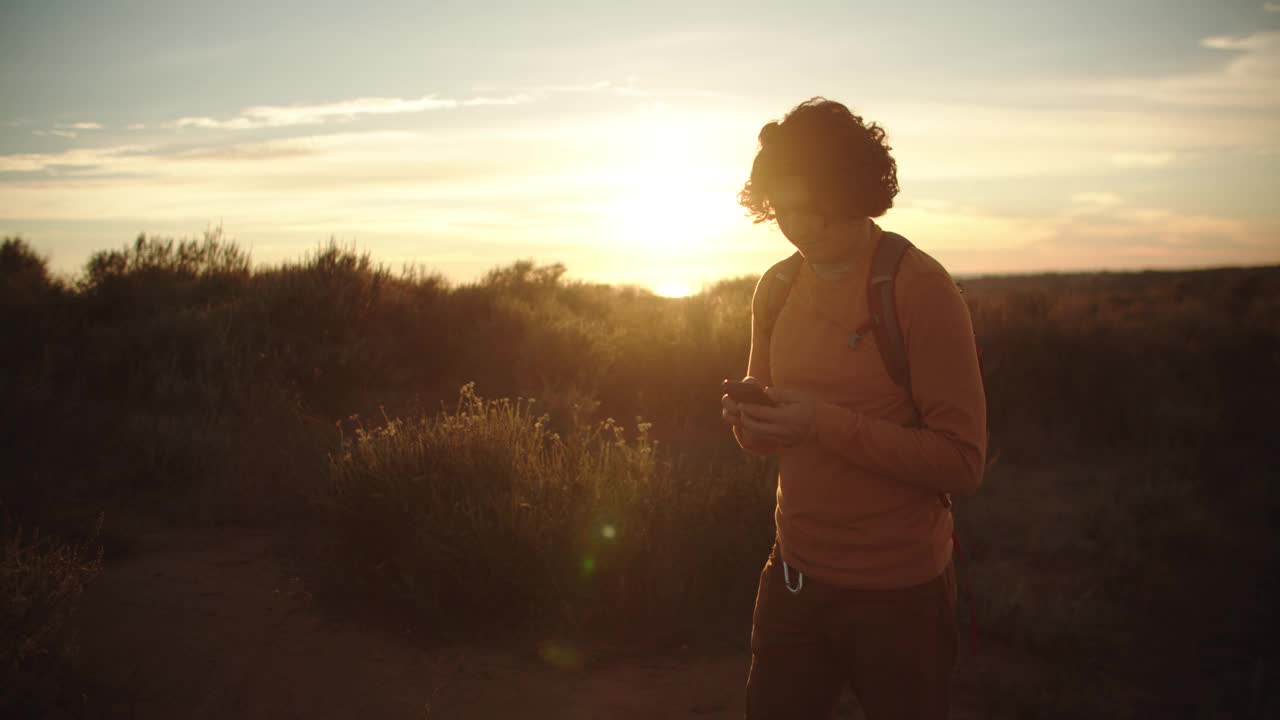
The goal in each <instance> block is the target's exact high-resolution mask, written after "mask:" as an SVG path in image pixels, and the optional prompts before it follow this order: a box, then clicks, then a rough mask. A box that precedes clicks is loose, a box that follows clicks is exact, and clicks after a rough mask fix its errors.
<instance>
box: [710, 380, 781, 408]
mask: <svg viewBox="0 0 1280 720" xmlns="http://www.w3.org/2000/svg"><path fill="white" fill-rule="evenodd" d="M721 387H722V388H723V389H724V392H725V394H727V395H728V396H729V397H731V398H733V401H734V402H737V403H750V404H753V405H767V406H769V407H774V406H776V405H777V404H778V403H776V402H774V401H773V398H771V397H769V396H768V395H766V394H765V392H764V388H762V387H760V386H759V385H757V384H756V383H752V382H736V381H734V380H725V381H724V384H723V385H722V386H721Z"/></svg>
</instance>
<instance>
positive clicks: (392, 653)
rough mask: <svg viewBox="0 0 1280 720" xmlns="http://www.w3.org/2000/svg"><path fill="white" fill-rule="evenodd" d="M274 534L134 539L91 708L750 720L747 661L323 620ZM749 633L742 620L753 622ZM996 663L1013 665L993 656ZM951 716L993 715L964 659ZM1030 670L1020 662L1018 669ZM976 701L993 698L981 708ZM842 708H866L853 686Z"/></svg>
mask: <svg viewBox="0 0 1280 720" xmlns="http://www.w3.org/2000/svg"><path fill="white" fill-rule="evenodd" d="M274 543H275V540H274V536H273V535H271V534H269V533H264V532H254V531H230V530H224V531H217V532H197V531H181V532H175V531H172V530H168V531H163V532H154V533H149V534H147V533H143V534H139V535H137V536H136V537H131V538H130V541H129V544H130V550H131V551H130V553H129V554H128V555H127V556H124V557H121V558H118V559H114V560H109V561H108V562H106V563H105V565H104V567H103V570H102V573H101V574H100V575H99V576H98V577H97V578H96V579H95V580H94V582H93V583H92V584H91V585H90V586H89V589H88V591H87V592H86V594H85V597H84V602H83V605H82V608H81V611H80V613H79V615H78V616H77V620H76V623H77V627H78V633H79V644H80V665H81V667H82V669H83V671H84V675H85V676H86V682H87V686H88V688H90V690H89V693H88V696H87V697H86V702H85V705H86V712H84V713H82V714H83V715H84V716H86V717H94V718H98V717H101V718H140V719H142V720H146V719H147V718H165V719H166V720H167V719H169V718H192V719H199V718H273V719H275V718H321V719H323V718H360V719H361V720H375V719H378V718H450V719H451V718H460V719H462V720H468V719H471V718H512V717H518V718H533V719H535V720H536V719H539V718H547V719H549V718H557V719H560V718H563V719H566V720H579V719H595V718H602V719H605V718H607V719H618V720H628V719H631V718H646V719H654V718H659V719H660V718H696V719H707V720H719V719H721V718H741V717H742V713H743V703H744V684H745V681H746V673H747V668H748V666H749V664H750V657H749V655H748V654H747V653H740V654H735V655H731V656H727V657H718V658H715V657H710V658H709V657H695V656H692V655H689V656H685V655H684V654H677V655H674V656H663V657H654V658H645V659H626V660H618V661H613V662H608V663H603V664H597V665H590V664H589V665H588V666H587V667H586V668H583V669H577V670H563V669H557V668H555V667H552V666H550V665H548V664H547V663H545V662H543V661H542V660H541V659H539V658H538V657H536V655H534V654H533V653H532V652H520V651H516V650H510V651H502V650H493V649H484V648H475V647H448V648H431V649H428V648H424V647H422V646H421V645H419V644H415V643H413V642H412V641H411V640H410V639H408V638H404V637H399V636H396V635H395V634H392V633H389V632H385V631H380V630H375V629H371V628H369V627H367V626H362V625H359V624H357V623H354V622H338V621H334V620H331V619H329V618H327V617H325V616H324V615H323V614H322V613H320V612H319V611H318V610H317V609H316V608H315V606H314V602H313V600H312V598H311V597H310V595H309V593H308V592H307V590H306V588H305V587H304V585H303V584H302V582H301V580H300V579H299V578H297V577H295V576H293V575H292V574H291V573H290V572H289V571H288V570H287V568H286V565H285V564H284V563H282V562H281V560H280V558H279V556H278V555H277V554H276V553H275V552H274V550H273V548H274V547H275V545H274ZM745 631H746V629H745V628H744V632H745ZM987 658H988V659H987V660H986V661H985V662H986V663H991V662H998V663H999V664H1000V666H1002V668H1001V670H1000V671H1001V672H1005V673H1011V672H1016V671H1017V668H1018V667H1019V663H1018V662H1014V661H1011V660H1008V659H1005V658H999V659H997V658H994V657H992V656H990V654H989V653H988V654H987ZM958 670H959V672H958V673H957V677H956V683H955V684H954V686H953V690H954V691H955V695H954V698H955V700H954V703H953V709H952V717H953V718H959V719H965V718H978V717H1000V716H1002V714H1001V713H1000V712H996V713H994V714H993V713H992V712H991V710H990V708H989V706H988V705H987V703H986V702H984V701H983V699H982V695H983V694H988V695H989V694H990V691H982V690H981V689H980V688H979V686H978V684H977V678H976V676H975V675H974V673H973V666H972V662H970V661H967V660H966V659H963V658H962V659H961V667H960V668H958ZM1025 671H1026V668H1025V667H1024V669H1023V672H1025ZM980 708H987V709H985V710H980ZM835 717H836V718H849V719H856V718H861V717H862V713H861V711H860V710H859V709H858V708H857V702H856V700H854V699H853V697H852V695H851V694H849V693H848V692H846V694H845V697H844V699H843V700H842V702H841V704H840V707H839V708H838V710H837V712H836V715H835Z"/></svg>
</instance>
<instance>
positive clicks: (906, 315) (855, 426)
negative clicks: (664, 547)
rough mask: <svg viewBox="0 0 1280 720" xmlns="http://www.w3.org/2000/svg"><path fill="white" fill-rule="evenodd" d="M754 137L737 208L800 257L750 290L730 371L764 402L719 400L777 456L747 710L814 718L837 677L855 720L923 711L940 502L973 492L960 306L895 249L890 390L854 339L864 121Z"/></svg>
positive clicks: (972, 355)
mask: <svg viewBox="0 0 1280 720" xmlns="http://www.w3.org/2000/svg"><path fill="white" fill-rule="evenodd" d="M759 140H760V149H759V152H758V154H757V155H756V158H755V162H754V164H753V166H752V169H751V177H750V179H749V180H748V181H747V183H746V184H745V186H744V187H743V190H742V192H741V193H740V194H739V201H740V202H741V204H742V205H743V206H745V207H746V208H747V209H748V210H750V211H751V212H752V214H753V215H754V216H755V221H756V222H767V221H769V220H776V221H777V223H778V228H779V229H780V230H781V231H782V234H783V235H784V236H786V238H787V240H789V241H790V242H791V243H792V244H793V245H794V246H795V247H796V248H797V250H799V253H800V255H801V256H802V257H803V262H802V263H801V264H799V266H798V271H797V272H795V276H794V277H793V278H789V283H786V284H783V285H782V287H783V288H784V292H786V293H787V294H786V297H785V304H782V305H781V310H780V311H776V316H775V315H774V314H772V313H773V312H774V311H775V308H774V307H773V306H771V304H770V297H769V296H770V294H771V293H774V292H777V290H778V288H779V287H780V285H779V283H778V281H777V277H776V275H777V274H778V273H779V272H780V271H781V270H782V268H783V267H784V263H779V264H778V265H775V266H774V267H773V268H771V269H770V270H769V271H768V272H766V273H765V275H764V276H763V277H762V278H761V280H760V283H759V284H758V285H757V287H756V293H755V297H754V298H753V300H752V333H751V354H750V357H749V359H748V364H747V376H748V377H747V380H748V381H751V382H757V383H760V384H761V385H763V386H765V387H766V392H767V394H768V396H769V397H770V398H772V400H773V401H775V402H776V403H777V405H776V406H773V407H770V406H766V405H763V404H747V403H741V404H740V403H737V402H735V401H734V400H733V399H732V398H730V397H729V396H728V395H725V396H724V397H722V398H721V405H722V416H723V418H724V421H725V422H726V423H727V424H728V425H730V426H732V428H733V432H734V435H735V436H736V437H737V439H738V442H739V443H740V444H741V445H742V447H743V448H745V449H747V450H749V451H751V452H755V453H758V454H773V453H776V454H777V455H778V456H779V471H778V495H777V508H776V510H775V520H776V523H777V543H776V544H775V546H774V550H773V553H772V554H771V555H770V557H769V560H768V562H767V563H766V564H765V567H764V570H763V571H762V572H761V574H760V586H759V589H758V591H757V595H756V608H755V613H754V617H753V620H752V631H751V652H752V659H751V670H750V674H749V676H748V679H747V718H749V720H761V719H763V718H817V717H826V716H828V715H829V714H830V713H831V711H832V708H833V706H834V704H835V702H836V701H837V699H838V698H839V695H840V692H841V690H842V689H843V688H844V687H845V685H846V684H849V685H851V686H852V688H853V691H854V694H855V695H856V696H857V698H858V700H859V703H860V704H861V706H862V708H863V710H864V712H865V713H866V716H867V718H869V720H881V719H885V718H943V717H946V714H947V708H948V688H949V685H950V676H951V672H952V669H953V667H954V665H955V660H956V654H957V646H958V638H957V627H956V620H955V609H956V608H955V606H956V580H955V568H954V564H953V562H952V557H951V556H952V529H953V525H952V518H951V511H950V495H970V494H972V493H974V492H975V491H976V490H977V488H978V486H979V484H980V483H981V481H982V473H983V468H984V465H985V455H986V430H985V429H986V403H985V399H984V394H983V388H982V377H981V373H980V371H979V366H978V358H977V350H976V346H975V341H974V336H973V328H972V323H971V321H970V318H969V312H968V308H967V306H966V305H965V303H964V300H963V299H962V297H961V295H960V292H959V289H958V288H957V287H956V285H955V283H954V282H953V281H952V279H951V277H950V276H949V275H948V273H947V271H946V270H945V269H944V268H943V267H942V266H941V265H940V264H939V263H938V262H937V261H935V260H934V259H933V258H931V257H929V256H928V255H927V254H925V253H924V252H922V251H920V250H919V249H917V248H915V247H912V246H909V245H908V246H907V247H906V251H905V253H904V254H903V255H902V259H901V262H900V264H899V265H898V267H897V271H896V274H895V275H894V278H895V279H894V285H893V297H894V301H893V309H894V310H895V311H896V313H895V314H896V319H897V323H898V325H899V327H900V328H901V333H902V341H903V347H904V349H905V358H906V361H907V363H906V365H907V374H906V377H905V378H904V379H905V382H903V383H901V384H900V383H899V382H897V381H895V380H894V379H893V377H892V376H891V374H890V372H889V370H888V368H887V367H886V362H885V360H884V358H883V357H882V354H881V349H880V348H879V347H878V341H877V338H876V336H875V335H874V334H873V333H871V332H868V328H869V327H871V321H870V315H871V309H870V307H869V305H870V303H869V301H868V292H867V287H868V282H869V280H870V278H869V273H870V272H871V262H872V258H873V257H874V256H875V253H876V249H877V247H878V245H879V244H880V243H881V241H882V240H883V238H885V237H886V234H885V233H884V232H883V231H882V230H881V229H880V227H879V226H878V225H877V224H876V223H875V222H873V221H872V219H871V218H875V217H880V216H881V215H883V214H884V213H885V211H887V210H888V209H889V208H890V207H891V206H892V205H893V197H894V196H895V195H896V194H897V192H898V183H897V165H896V163H895V162H894V160H893V158H892V156H891V155H890V154H889V151H890V148H889V146H888V145H887V143H886V142H885V133H884V130H883V129H881V128H880V127H878V126H876V125H875V124H868V123H864V122H863V120H862V118H860V117H859V116H857V115H854V114H853V113H851V112H850V111H849V109H848V108H846V107H845V106H844V105H841V104H840V103H836V102H831V101H828V100H824V99H821V98H815V99H813V100H810V101H808V102H805V103H802V104H800V105H799V106H797V107H796V108H794V109H793V110H791V112H789V113H788V114H787V115H786V117H785V118H784V119H783V121H782V122H781V123H777V122H771V123H768V124H767V125H765V126H764V128H763V129H762V130H761V131H760V137H759ZM886 242H887V241H886Z"/></svg>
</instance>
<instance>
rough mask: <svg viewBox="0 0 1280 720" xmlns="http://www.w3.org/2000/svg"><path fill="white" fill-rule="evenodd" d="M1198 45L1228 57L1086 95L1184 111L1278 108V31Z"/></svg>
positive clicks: (1214, 39) (1112, 84) (1095, 89)
mask: <svg viewBox="0 0 1280 720" xmlns="http://www.w3.org/2000/svg"><path fill="white" fill-rule="evenodd" d="M1200 46H1201V47H1204V48H1207V49H1210V50H1217V51H1221V52H1224V53H1231V57H1229V58H1227V59H1226V61H1225V62H1224V63H1223V64H1222V65H1220V66H1219V67H1217V68H1214V69H1212V70H1208V71H1204V72H1198V73H1189V74H1184V75H1172V76H1168V77H1164V78H1156V79H1154V80H1153V79H1151V78H1129V79H1121V80H1116V81H1112V82H1107V83H1103V84H1101V85H1098V86H1094V87H1091V88H1089V89H1088V92H1092V93H1097V94H1101V95H1106V96H1113V97H1128V98H1134V99H1139V100H1146V101H1151V102H1156V103H1161V104H1168V105H1178V106H1186V107H1207V108H1273V107H1280V31H1274V30H1273V31H1266V32H1256V33H1252V34H1250V35H1242V36H1212V37H1206V38H1204V39H1202V40H1201V41H1200Z"/></svg>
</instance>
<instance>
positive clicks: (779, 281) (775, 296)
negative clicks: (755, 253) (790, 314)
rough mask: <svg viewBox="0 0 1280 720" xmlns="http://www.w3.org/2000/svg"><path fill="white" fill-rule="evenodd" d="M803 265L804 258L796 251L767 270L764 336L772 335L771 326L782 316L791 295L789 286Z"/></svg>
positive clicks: (798, 274)
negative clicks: (770, 275) (768, 274)
mask: <svg viewBox="0 0 1280 720" xmlns="http://www.w3.org/2000/svg"><path fill="white" fill-rule="evenodd" d="M803 264H804V256H802V255H801V254H800V252H799V251H796V252H794V253H792V254H791V257H789V258H787V259H786V260H783V261H782V262H780V263H778V264H776V265H774V266H773V267H771V268H769V273H770V274H772V277H769V278H767V279H766V280H765V281H764V282H762V283H761V284H763V285H764V286H765V292H766V293H768V294H767V295H765V315H764V318H762V320H763V326H762V329H763V330H764V332H765V334H766V335H773V326H774V325H775V324H777V322H778V316H779V315H781V314H782V307H783V306H784V305H786V304H787V296H788V295H790V294H791V286H792V285H793V284H795V281H796V278H797V277H799V276H800V266H801V265H803Z"/></svg>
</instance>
